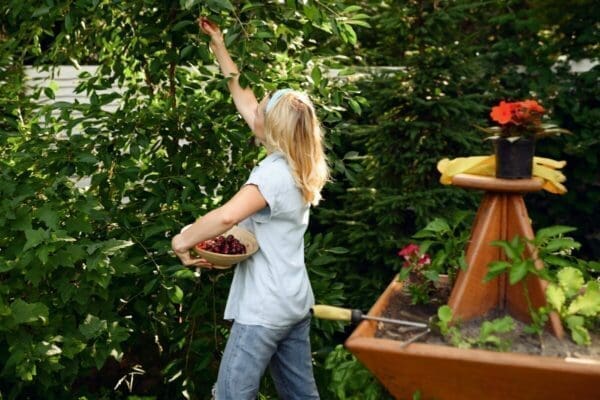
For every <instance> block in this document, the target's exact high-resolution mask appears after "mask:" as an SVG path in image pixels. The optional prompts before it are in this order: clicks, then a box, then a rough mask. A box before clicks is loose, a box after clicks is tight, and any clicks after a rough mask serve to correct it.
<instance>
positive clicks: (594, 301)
mask: <svg viewBox="0 0 600 400" xmlns="http://www.w3.org/2000/svg"><path fill="white" fill-rule="evenodd" d="M567 312H568V313H569V314H581V315H584V316H586V317H594V316H596V315H598V314H600V290H593V288H592V290H590V287H588V290H586V291H585V293H584V294H582V295H580V296H578V297H576V298H575V300H573V302H572V303H571V305H569V308H568V309H567Z"/></svg>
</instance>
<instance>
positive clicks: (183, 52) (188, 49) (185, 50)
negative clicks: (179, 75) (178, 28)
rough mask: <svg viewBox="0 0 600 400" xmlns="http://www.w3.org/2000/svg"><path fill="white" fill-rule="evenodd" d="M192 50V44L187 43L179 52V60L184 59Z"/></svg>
mask: <svg viewBox="0 0 600 400" xmlns="http://www.w3.org/2000/svg"><path fill="white" fill-rule="evenodd" d="M192 51H194V45H191V44H190V45H187V46H185V47H184V48H183V50H181V53H180V54H179V59H180V60H185V59H187V58H188V57H189V55H190V54H191V53H192Z"/></svg>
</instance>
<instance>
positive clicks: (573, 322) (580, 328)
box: [565, 315, 591, 346]
mask: <svg viewBox="0 0 600 400" xmlns="http://www.w3.org/2000/svg"><path fill="white" fill-rule="evenodd" d="M565 322H566V323H567V327H568V328H569V330H570V331H571V338H572V339H573V341H574V342H575V343H577V344H579V345H582V346H585V345H589V344H590V343H591V339H590V334H589V332H588V331H587V329H586V328H585V327H584V323H585V320H584V319H583V317H581V316H579V315H572V316H570V317H567V318H566V319H565Z"/></svg>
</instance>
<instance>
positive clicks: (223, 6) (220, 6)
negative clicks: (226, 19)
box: [206, 0, 234, 11]
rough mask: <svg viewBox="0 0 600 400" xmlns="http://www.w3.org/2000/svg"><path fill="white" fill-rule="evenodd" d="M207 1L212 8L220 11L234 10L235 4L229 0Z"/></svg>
mask: <svg viewBox="0 0 600 400" xmlns="http://www.w3.org/2000/svg"><path fill="white" fill-rule="evenodd" d="M206 3H207V5H208V6H209V7H210V8H212V9H213V10H216V11H220V10H228V11H234V8H233V5H232V4H231V2H230V1H229V0H207V1H206Z"/></svg>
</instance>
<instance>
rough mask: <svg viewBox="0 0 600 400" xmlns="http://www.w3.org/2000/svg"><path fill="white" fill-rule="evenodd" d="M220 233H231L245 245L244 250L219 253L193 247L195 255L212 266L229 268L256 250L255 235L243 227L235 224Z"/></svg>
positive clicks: (224, 234)
mask: <svg viewBox="0 0 600 400" xmlns="http://www.w3.org/2000/svg"><path fill="white" fill-rule="evenodd" d="M222 235H223V236H227V235H233V237H235V238H236V239H237V240H239V241H240V243H242V244H243V245H244V246H246V252H245V253H244V254H221V253H214V252H212V251H207V250H204V249H198V248H196V247H193V248H192V253H193V254H194V255H195V256H196V257H201V258H204V259H205V260H206V261H208V262H210V263H211V264H213V268H216V269H229V268H231V267H233V266H234V265H235V264H237V263H239V262H241V261H244V260H245V259H247V258H248V257H250V256H251V255H253V254H254V253H256V252H257V251H258V242H257V241H256V237H254V235H253V234H252V233H250V232H249V231H247V230H246V229H244V228H240V227H239V226H237V225H236V226H234V227H232V228H231V229H229V230H228V231H227V232H225V233H223V234H222Z"/></svg>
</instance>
